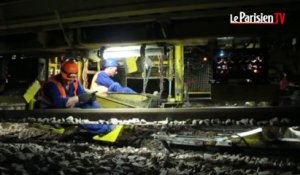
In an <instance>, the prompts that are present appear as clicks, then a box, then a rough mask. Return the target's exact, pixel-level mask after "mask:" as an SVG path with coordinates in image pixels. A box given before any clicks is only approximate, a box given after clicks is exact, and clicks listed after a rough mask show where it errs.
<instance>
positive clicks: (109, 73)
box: [96, 59, 136, 93]
mask: <svg viewBox="0 0 300 175" xmlns="http://www.w3.org/2000/svg"><path fill="white" fill-rule="evenodd" d="M118 65H119V64H118V60H116V59H107V60H105V62H104V65H103V66H104V70H102V71H100V72H99V74H98V77H97V79H96V83H97V84H98V85H101V86H105V87H106V88H108V90H107V91H108V92H119V93H136V92H135V91H134V90H132V89H131V88H129V87H123V86H122V85H120V83H118V82H115V81H114V80H113V79H112V78H111V77H114V76H115V75H116V74H117V73H118V72H117V69H118Z"/></svg>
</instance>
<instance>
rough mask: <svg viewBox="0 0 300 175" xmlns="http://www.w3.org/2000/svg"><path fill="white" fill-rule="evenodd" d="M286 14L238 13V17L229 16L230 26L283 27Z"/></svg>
mask: <svg viewBox="0 0 300 175" xmlns="http://www.w3.org/2000/svg"><path fill="white" fill-rule="evenodd" d="M285 17H286V14H285V13H284V12H274V13H273V14H263V13H253V14H247V13H245V12H240V13H239V14H238V15H233V14H230V24H235V25H240V24H272V25H283V24H284V23H285Z"/></svg>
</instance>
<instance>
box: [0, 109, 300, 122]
mask: <svg viewBox="0 0 300 175" xmlns="http://www.w3.org/2000/svg"><path fill="white" fill-rule="evenodd" d="M68 116H73V117H77V118H82V119H89V120H100V119H102V120H108V119H111V118H117V119H123V120H124V119H132V118H140V119H145V120H147V121H159V120H164V119H166V118H171V119H173V120H187V119H214V118H218V119H221V120H223V119H224V120H226V119H234V120H240V119H243V118H252V119H254V120H257V121H258V120H269V119H272V118H275V117H277V118H278V119H283V118H285V119H288V120H289V121H290V123H291V124H293V125H299V124H300V118H299V117H300V108H299V107H296V106H294V107H254V108H248V107H209V108H206V107H205V108H115V109H47V110H42V109H38V110H2V111H0V121H22V120H23V119H26V118H29V117H32V118H51V117H56V118H65V117H68Z"/></svg>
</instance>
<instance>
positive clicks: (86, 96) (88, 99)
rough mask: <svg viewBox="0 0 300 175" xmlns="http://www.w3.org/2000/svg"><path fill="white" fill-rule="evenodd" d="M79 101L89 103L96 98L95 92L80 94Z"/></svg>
mask: <svg viewBox="0 0 300 175" xmlns="http://www.w3.org/2000/svg"><path fill="white" fill-rule="evenodd" d="M78 99H79V102H81V103H88V102H92V101H94V100H96V95H95V93H83V94H80V95H78Z"/></svg>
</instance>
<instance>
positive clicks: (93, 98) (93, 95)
mask: <svg viewBox="0 0 300 175" xmlns="http://www.w3.org/2000/svg"><path fill="white" fill-rule="evenodd" d="M96 93H97V91H95V92H93V93H91V95H92V98H91V101H95V100H96Z"/></svg>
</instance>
